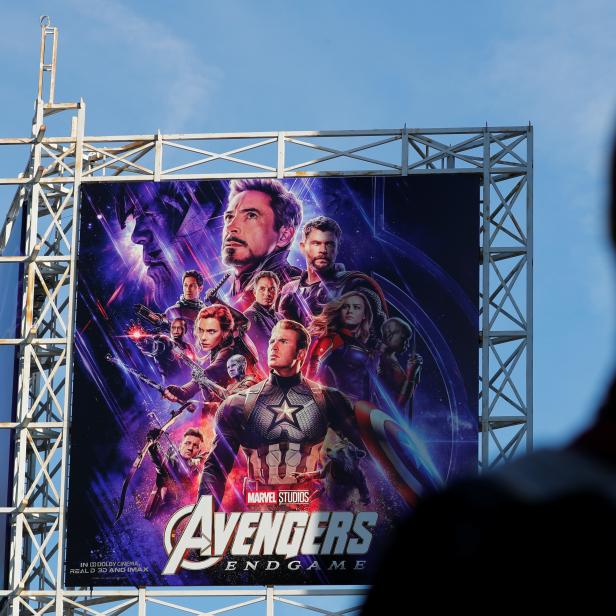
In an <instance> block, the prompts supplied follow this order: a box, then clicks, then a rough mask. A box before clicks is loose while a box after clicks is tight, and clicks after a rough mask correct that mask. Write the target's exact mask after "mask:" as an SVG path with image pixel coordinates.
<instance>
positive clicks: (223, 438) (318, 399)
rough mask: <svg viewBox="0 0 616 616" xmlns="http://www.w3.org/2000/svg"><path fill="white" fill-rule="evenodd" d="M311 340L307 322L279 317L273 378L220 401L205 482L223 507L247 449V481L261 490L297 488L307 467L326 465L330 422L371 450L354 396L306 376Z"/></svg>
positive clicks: (271, 350)
mask: <svg viewBox="0 0 616 616" xmlns="http://www.w3.org/2000/svg"><path fill="white" fill-rule="evenodd" d="M309 345H310V334H309V333H308V331H307V330H306V329H305V328H304V327H303V326H302V325H301V324H300V323H297V322H295V321H291V320H286V319H283V320H281V321H279V322H278V323H277V324H276V325H275V326H274V328H273V330H272V334H271V337H270V341H269V345H268V352H267V360H268V367H269V369H270V375H269V377H268V378H267V379H265V380H264V381H261V382H260V383H257V384H256V385H254V386H252V387H250V388H248V389H245V390H244V391H242V392H240V393H238V394H236V395H233V396H230V397H229V398H227V399H226V400H225V401H224V402H223V403H222V404H221V405H220V407H219V409H218V411H217V413H216V420H215V437H214V441H213V443H212V447H211V449H210V452H209V454H208V457H207V459H206V461H205V464H204V467H203V473H202V475H201V482H200V487H199V493H200V495H210V494H211V495H212V496H213V497H214V500H215V502H216V503H217V507H218V508H221V503H222V499H223V496H224V492H225V486H226V482H227V476H228V474H229V473H230V472H231V469H232V468H233V465H234V463H235V460H236V457H237V453H238V451H239V450H240V449H241V450H242V451H243V453H244V455H245V456H246V461H247V477H246V479H245V482H244V483H245V488H246V486H249V488H248V489H258V490H278V489H293V488H294V486H298V484H300V483H302V481H304V482H305V479H302V476H303V475H301V474H302V473H311V472H313V471H317V470H319V469H320V468H321V448H322V446H323V441H324V440H325V436H326V434H327V432H328V430H329V429H331V430H333V431H334V432H335V433H336V434H337V435H338V437H339V438H341V439H342V438H348V439H349V440H350V441H351V442H353V443H354V444H355V445H357V446H358V447H360V448H361V449H362V450H364V449H365V448H364V445H363V442H362V439H361V436H360V434H359V428H358V426H357V423H356V420H355V416H354V412H353V407H352V406H351V403H350V402H349V400H348V398H347V397H346V396H345V395H344V394H342V393H341V392H340V391H338V390H337V389H333V388H330V387H324V386H323V385H320V384H319V383H315V382H314V381H310V380H308V379H306V378H305V377H304V376H303V375H302V373H301V368H302V364H303V363H304V360H305V359H306V354H307V351H308V347H309ZM298 474H300V475H298Z"/></svg>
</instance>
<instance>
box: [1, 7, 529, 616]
mask: <svg viewBox="0 0 616 616" xmlns="http://www.w3.org/2000/svg"><path fill="white" fill-rule="evenodd" d="M57 41H58V31H57V28H55V27H52V26H51V25H50V23H49V20H48V19H44V20H42V22H41V56H40V57H41V59H40V68H39V81H38V97H37V100H36V104H35V115H34V119H33V123H32V133H31V136H30V137H25V138H4V139H0V147H3V148H10V147H12V146H23V145H27V146H28V147H29V149H30V155H29V160H28V162H27V166H26V168H25V170H24V172H23V173H20V174H18V175H16V176H15V177H7V178H0V184H4V185H6V184H8V185H14V186H16V194H15V197H14V199H13V201H12V204H11V206H10V209H9V212H8V214H7V217H6V220H5V221H4V224H3V226H2V231H1V232H0V267H3V264H11V263H12V264H18V265H20V266H21V267H22V270H23V297H22V298H21V305H22V311H21V325H20V330H19V333H18V337H16V338H5V339H0V345H9V346H11V347H13V348H15V349H18V351H19V375H18V392H17V394H18V395H17V401H18V402H17V408H16V410H15V416H14V419H13V421H11V422H5V423H0V429H1V430H8V431H10V433H11V435H12V438H13V441H14V464H13V468H14V472H13V493H12V496H11V499H12V501H11V503H10V505H9V506H8V507H2V508H0V514H1V515H2V516H3V518H4V519H6V517H7V516H8V519H9V522H10V529H11V536H10V546H11V551H10V579H9V586H8V588H6V589H4V590H2V591H0V600H3V601H4V607H3V610H2V613H9V614H13V615H17V614H50V613H55V614H56V615H58V616H59V615H61V614H101V613H104V614H110V615H115V614H120V613H126V614H139V616H142V615H145V614H157V613H163V612H161V611H158V610H162V609H164V610H165V611H164V613H165V614H169V613H178V614H179V613H184V614H185V613H192V614H201V613H205V612H207V613H210V612H215V611H220V610H223V611H225V610H229V609H234V610H240V611H241V610H242V609H244V611H245V610H246V608H248V609H250V607H249V606H252V607H253V608H254V607H255V606H256V607H259V606H261V605H262V606H263V608H262V609H264V610H265V613H266V614H267V615H268V616H272V615H273V612H274V606H275V605H276V606H278V608H277V609H282V608H284V609H286V610H298V609H309V610H314V611H318V612H320V613H327V614H342V613H350V612H352V611H354V610H356V609H357V607H354V608H353V607H351V608H348V607H347V608H344V609H342V610H340V611H338V612H336V611H332V609H331V607H319V606H315V605H314V601H315V600H316V601H318V600H319V597H332V596H345V597H347V598H350V597H352V596H354V595H358V596H360V597H361V595H362V594H364V593H365V588H354V589H348V588H345V589H338V588H326V587H321V588H318V589H312V588H301V589H287V588H284V589H281V588H273V587H267V588H252V589H248V590H240V589H223V588H220V589H185V588H166V589H154V588H139V589H121V590H113V589H93V590H88V589H67V588H65V587H64V586H63V568H64V540H65V536H66V527H65V513H66V500H67V488H66V486H67V472H68V461H69V446H70V442H69V426H70V399H71V391H70V389H71V380H72V352H73V346H72V342H73V317H74V299H75V284H76V279H77V277H76V271H75V269H76V258H77V229H78V220H79V193H80V187H81V185H82V184H83V183H93V182H130V181H137V180H153V181H157V182H158V181H162V180H175V179H194V180H198V179H212V178H222V179H224V178H232V177H273V178H292V177H300V176H301V177H306V176H328V175H329V176H352V175H389V176H406V175H411V174H432V175H439V174H450V173H472V174H480V175H481V179H482V181H481V211H480V212H479V215H480V217H481V227H480V246H481V250H480V264H479V265H480V273H481V279H480V289H481V294H480V323H479V324H478V331H479V353H480V375H481V376H480V383H479V387H480V397H479V400H480V409H479V418H478V419H479V430H480V436H481V438H480V441H479V443H480V446H479V451H478V459H479V466H480V468H481V469H486V468H489V467H491V466H494V465H497V464H500V463H503V462H506V461H507V460H509V459H510V458H511V457H513V456H514V454H515V453H516V451H517V450H519V449H526V450H527V451H528V450H530V449H531V447H532V386H533V380H532V369H533V363H532V339H533V330H532V300H533V296H532V206H533V190H532V186H533V165H532V150H533V142H532V127H531V126H513V127H488V126H486V127H480V128H455V129H449V128H432V129H418V128H412V129H411V128H406V127H405V128H401V129H393V130H364V131H293V132H260V133H211V134H177V135H161V134H160V133H156V134H152V135H123V136H102V137H90V136H86V135H85V132H84V128H85V104H84V103H83V101H80V102H73V103H56V102H54V93H55V75H56V57H57ZM68 118H70V127H71V128H70V132H69V134H65V135H64V136H61V135H58V136H53V137H50V136H47V132H48V128H47V126H48V124H50V123H51V122H55V121H56V120H57V119H64V120H66V119H68ZM21 213H23V214H24V215H25V217H24V224H25V226H26V229H25V246H24V248H25V250H24V252H23V254H22V255H21V256H7V255H5V248H6V247H7V244H8V242H9V240H11V238H13V236H14V234H15V233H16V228H17V225H16V224H15V222H16V220H17V218H18V216H19V215H20V214H21ZM443 224H446V221H444V223H443ZM7 453H8V452H7ZM3 455H5V453H3ZM9 464H10V460H8V455H6V458H5V468H6V467H7V466H9ZM505 532H506V530H505ZM306 596H309V597H310V601H311V602H312V603H310V604H307V603H305V602H304V600H303V599H301V597H306ZM191 601H192V603H191ZM329 601H330V602H331V599H330V600H329ZM102 604H104V607H101V606H102ZM326 605H327V604H326ZM157 606H158V607H157ZM101 610H103V611H101Z"/></svg>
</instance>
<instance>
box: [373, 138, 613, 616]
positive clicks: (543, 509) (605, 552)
mask: <svg viewBox="0 0 616 616" xmlns="http://www.w3.org/2000/svg"><path fill="white" fill-rule="evenodd" d="M615 145H616V144H615ZM611 172H612V178H611V179H612V185H611V197H610V210H611V211H610V214H611V236H612V241H613V242H614V244H615V245H616V148H615V149H614V152H613V158H612V168H611ZM615 551H616V380H614V382H613V383H612V385H611V387H610V389H609V391H608V393H607V396H606V399H605V401H604V403H603V405H602V407H601V408H600V410H599V412H598V414H597V416H596V418H595V420H594V422H593V423H592V425H591V426H590V427H589V428H588V429H587V430H586V431H584V432H583V433H582V434H580V435H579V436H578V437H576V438H575V439H574V440H573V441H572V442H571V443H569V444H568V445H567V446H565V447H563V448H561V449H546V450H543V451H537V452H535V453H533V454H531V455H528V456H525V457H523V458H520V459H517V460H515V461H512V462H511V463H509V464H507V465H504V466H502V467H499V468H498V469H495V470H492V471H490V472H486V473H485V474H483V475H482V476H481V477H479V478H471V479H465V480H461V481H459V482H457V483H455V484H452V485H450V486H449V487H448V488H446V489H445V490H444V491H442V492H441V493H439V494H434V495H432V496H428V497H426V498H425V499H424V500H423V501H421V502H420V503H419V504H418V506H417V509H416V510H415V511H414V512H413V513H412V514H411V515H410V516H409V517H408V518H407V519H406V520H405V521H404V522H402V523H401V524H400V526H399V527H398V528H397V529H396V531H395V532H393V533H392V539H391V544H390V547H389V550H388V551H385V553H384V554H383V555H382V558H381V564H380V567H379V568H378V570H377V572H376V575H375V576H374V579H373V586H372V589H371V591H370V593H369V594H368V597H367V600H366V603H365V605H364V608H363V616H373V615H375V614H379V615H380V614H382V611H383V608H384V606H385V605H386V604H389V603H391V602H392V601H396V600H397V601H398V602H400V601H403V600H408V601H409V603H410V602H411V601H412V606H413V610H415V611H417V612H418V613H423V610H425V609H426V608H428V607H430V608H432V609H434V608H437V607H438V609H439V611H441V610H443V609H445V610H447V608H451V609H455V610H461V609H463V608H473V609H477V608H479V612H480V613H483V611H484V610H483V609H482V608H483V607H484V606H485V607H487V606H490V607H489V609H490V610H500V609H502V608H501V606H503V605H504V604H505V603H510V602H511V601H512V599H515V598H516V597H517V598H520V599H522V598H523V599H524V602H525V603H526V602H527V601H530V602H531V603H532V605H533V607H543V606H545V607H548V606H549V608H550V611H551V612H554V611H555V610H558V609H559V608H560V609H564V608H565V607H569V606H571V605H574V604H576V603H577V602H581V601H584V606H585V611H586V612H588V613H600V612H599V610H593V609H592V607H591V606H594V605H597V606H598V605H601V607H602V608H603V609H601V611H603V610H609V609H610V608H608V607H607V606H608V605H610V604H612V603H613V578H614V573H615V572H616V566H615V565H614V564H613V561H612V556H613V554H614V553H615ZM513 593H515V595H514V594H513ZM604 605H605V606H606V607H603V606H604ZM422 608H423V609H422ZM507 608H508V609H511V608H510V607H509V606H507ZM484 609H485V608H484ZM517 609H521V610H523V609H524V607H523V606H522V602H520V606H519V607H517ZM410 611H411V609H410V607H409V609H408V612H409V613H410Z"/></svg>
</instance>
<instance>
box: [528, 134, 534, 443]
mask: <svg viewBox="0 0 616 616" xmlns="http://www.w3.org/2000/svg"><path fill="white" fill-rule="evenodd" d="M533 165H534V162H533V127H532V126H531V125H530V124H529V125H528V133H527V137H526V451H527V452H530V451H532V449H533V435H534V433H533V428H534V426H533V342H534V338H533V267H534V265H533V259H534V249H533V173H534V169H533Z"/></svg>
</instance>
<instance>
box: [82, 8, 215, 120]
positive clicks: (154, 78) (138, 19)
mask: <svg viewBox="0 0 616 616" xmlns="http://www.w3.org/2000/svg"><path fill="white" fill-rule="evenodd" d="M72 4H73V6H74V8H75V9H76V10H78V11H79V12H80V13H81V14H83V15H84V16H86V17H87V18H88V19H91V20H93V23H94V24H95V27H96V30H97V32H98V34H99V35H100V36H101V37H102V38H103V39H104V41H105V44H106V45H107V46H111V47H115V48H121V49H123V54H124V55H125V58H126V62H127V63H134V64H136V65H137V66H136V68H137V70H139V73H138V74H137V75H136V76H135V80H137V81H141V82H142V83H143V84H144V85H145V84H148V85H149V84H153V85H154V86H155V88H154V89H155V92H156V95H157V98H158V101H157V103H158V105H159V106H160V104H161V103H162V106H163V113H162V115H161V122H162V126H161V128H162V129H163V130H167V131H170V130H173V131H180V130H182V129H184V128H187V127H189V126H192V128H193V129H194V124H195V123H196V122H197V120H198V119H199V118H203V116H204V114H205V111H206V108H207V105H208V101H209V99H210V98H211V96H212V93H213V91H214V90H215V89H216V83H217V81H218V80H219V78H220V75H221V72H220V70H219V69H217V68H215V67H212V66H210V65H208V64H207V63H206V62H204V61H203V59H202V58H201V56H200V55H199V53H198V51H197V50H196V49H195V48H194V47H193V46H192V45H191V44H190V43H188V42H187V40H185V39H184V38H182V37H181V36H179V35H177V34H176V33H175V32H173V31H172V30H171V29H170V28H168V27H166V26H165V25H163V24H161V23H159V22H157V21H156V20H155V19H152V18H150V17H149V16H146V15H142V14H140V13H138V12H137V11H136V10H134V9H133V8H131V7H130V6H127V5H125V4H123V3H122V2H119V1H117V0H106V1H105V2H104V3H86V2H82V1H81V0H74V1H73V2H72ZM136 6H138V5H136ZM101 30H102V32H101ZM144 60H145V64H144ZM141 102H142V104H143V105H144V106H147V105H148V104H149V103H148V100H147V99H146V98H145V97H144V100H142V101H141Z"/></svg>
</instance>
